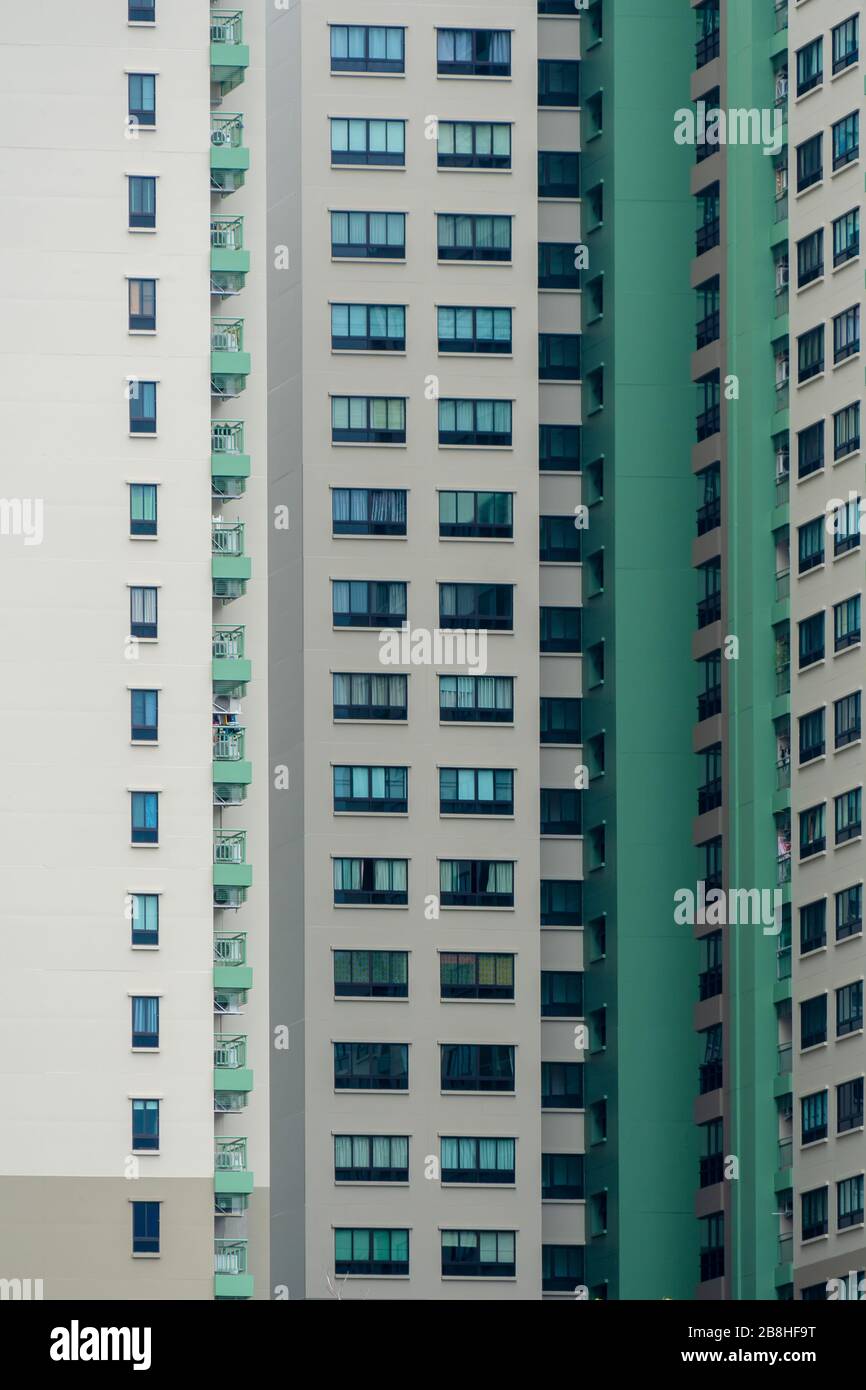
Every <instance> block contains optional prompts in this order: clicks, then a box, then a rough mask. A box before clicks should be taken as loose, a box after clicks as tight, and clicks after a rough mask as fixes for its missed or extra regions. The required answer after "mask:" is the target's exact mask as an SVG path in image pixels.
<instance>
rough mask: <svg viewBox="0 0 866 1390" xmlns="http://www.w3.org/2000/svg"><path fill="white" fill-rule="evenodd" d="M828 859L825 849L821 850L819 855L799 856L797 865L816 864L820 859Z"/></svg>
mask: <svg viewBox="0 0 866 1390" xmlns="http://www.w3.org/2000/svg"><path fill="white" fill-rule="evenodd" d="M826 858H827V851H826V850H825V849H819V850H818V852H817V854H807V855H805V856H804V855H802V854H801V855H800V856H799V858H798V859H797V863H798V864H812V863H814V862H815V861H816V860H818V859H826Z"/></svg>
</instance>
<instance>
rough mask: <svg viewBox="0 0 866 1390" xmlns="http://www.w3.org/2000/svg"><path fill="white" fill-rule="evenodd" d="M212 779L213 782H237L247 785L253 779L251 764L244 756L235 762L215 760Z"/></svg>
mask: <svg viewBox="0 0 866 1390" xmlns="http://www.w3.org/2000/svg"><path fill="white" fill-rule="evenodd" d="M213 780H214V782H239V783H240V784H241V785H242V786H245V787H248V786H249V784H250V782H251V781H252V780H253V765H252V763H251V762H250V761H249V760H248V759H246V758H239V759H238V760H237V761H236V762H215V763H214V765H213Z"/></svg>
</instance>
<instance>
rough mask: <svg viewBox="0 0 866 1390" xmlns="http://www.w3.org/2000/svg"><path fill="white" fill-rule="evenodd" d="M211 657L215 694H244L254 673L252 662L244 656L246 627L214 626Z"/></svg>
mask: <svg viewBox="0 0 866 1390" xmlns="http://www.w3.org/2000/svg"><path fill="white" fill-rule="evenodd" d="M211 658H212V661H211V676H212V680H213V689H214V694H215V695H234V696H236V697H237V696H240V695H244V694H245V693H246V688H247V682H248V681H249V679H250V675H251V674H252V663H251V662H250V660H249V658H247V657H245V656H244V628H242V627H215V628H213V630H212V634H211Z"/></svg>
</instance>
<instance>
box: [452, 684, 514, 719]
mask: <svg viewBox="0 0 866 1390" xmlns="http://www.w3.org/2000/svg"><path fill="white" fill-rule="evenodd" d="M439 719H440V722H441V723H458V724H475V723H482V724H511V723H513V721H514V678H513V677H512V676H440V677H439Z"/></svg>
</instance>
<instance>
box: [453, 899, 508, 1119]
mask: <svg viewBox="0 0 866 1390" xmlns="http://www.w3.org/2000/svg"><path fill="white" fill-rule="evenodd" d="M439 911H440V912H516V911H517V909H516V908H515V907H477V906H476V907H470V906H468V905H467V904H465V903H464V904H463V905H462V906H461V907H450V906H449V907H446V906H445V905H444V904H442V903H440V904H439ZM443 1094H444V1093H443ZM448 1094H450V1092H449V1093H448ZM472 1094H473V1095H474V1094H475V1092H474V1091H473V1093H472ZM481 1094H482V1095H486V1094H487V1092H486V1091H484V1092H481ZM506 1094H508V1095H511V1094H512V1092H510V1091H509V1092H507V1093H506Z"/></svg>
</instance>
